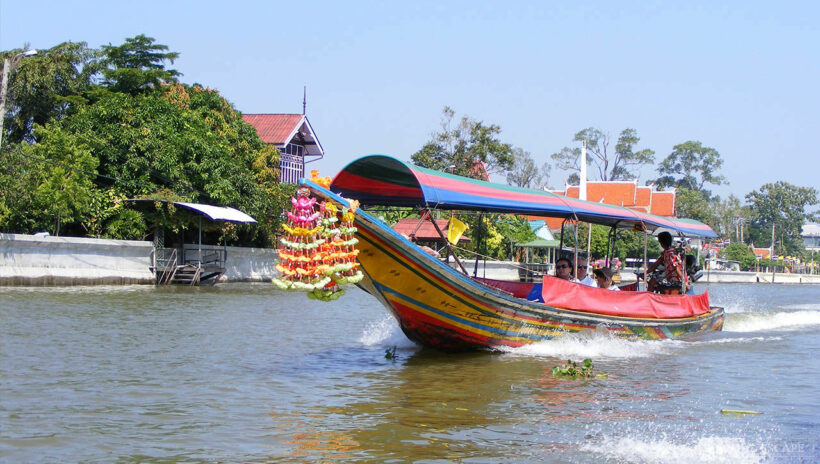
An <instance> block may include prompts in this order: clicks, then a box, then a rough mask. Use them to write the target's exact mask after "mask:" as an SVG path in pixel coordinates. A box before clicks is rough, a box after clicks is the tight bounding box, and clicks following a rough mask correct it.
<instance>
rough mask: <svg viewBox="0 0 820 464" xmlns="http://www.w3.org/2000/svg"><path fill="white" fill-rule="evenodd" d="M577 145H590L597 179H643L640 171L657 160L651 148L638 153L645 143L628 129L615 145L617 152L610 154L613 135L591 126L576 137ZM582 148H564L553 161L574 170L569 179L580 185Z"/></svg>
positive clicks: (561, 166)
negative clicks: (640, 146)
mask: <svg viewBox="0 0 820 464" xmlns="http://www.w3.org/2000/svg"><path fill="white" fill-rule="evenodd" d="M573 140H574V141H576V142H586V145H587V165H588V166H589V167H590V168H591V170H592V171H593V172H597V176H595V177H597V179H598V180H603V181H608V180H632V179H636V178H638V177H639V175H638V172H637V170H640V168H641V167H642V166H645V165H647V164H652V163H653V162H654V161H655V152H654V151H652V150H650V149H648V148H647V149H643V150H638V151H635V148H634V147H635V145H636V144H637V143H638V142H639V141H640V140H641V139H640V138H639V137H638V133H637V132H636V131H635V129H624V130H623V131H621V135H620V136H619V137H618V141H617V142H616V144H615V150H614V153H611V152H610V151H609V145H610V142H611V141H610V136H609V134H606V133H604V132H602V131H601V130H599V129H595V128H593V127H589V128H587V129H584V130H582V131H580V132H578V133H576V134H575V137H574V138H573ZM580 158H581V149H580V148H577V147H576V148H569V147H564V148H562V149H561V151H559V152H558V153H553V155H552V159H553V160H555V162H556V163H557V165H558V167H559V168H561V169H564V170H568V171H572V172H573V174H572V175H571V176H570V178H569V179H568V182H570V183H577V182H578V180H579V177H578V173H579V172H580V170H581V166H580V164H579V160H580Z"/></svg>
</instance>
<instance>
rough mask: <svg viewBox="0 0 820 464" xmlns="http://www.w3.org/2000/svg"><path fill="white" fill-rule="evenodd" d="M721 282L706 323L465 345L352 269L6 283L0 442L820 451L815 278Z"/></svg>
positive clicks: (556, 457) (380, 455)
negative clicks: (297, 284) (658, 331)
mask: <svg viewBox="0 0 820 464" xmlns="http://www.w3.org/2000/svg"><path fill="white" fill-rule="evenodd" d="M709 291H710V295H711V299H712V303H713V304H719V305H723V306H725V307H726V311H727V316H726V323H725V328H724V329H725V330H724V331H723V332H721V333H713V334H707V335H704V336H702V337H701V338H699V339H697V340H694V341H686V342H684V341H669V340H666V341H637V342H629V341H621V340H616V339H612V338H609V337H607V336H605V335H601V334H585V335H582V336H577V337H567V338H564V339H560V340H556V341H549V342H543V343H539V344H535V345H531V346H528V347H525V348H521V349H515V350H511V351H510V352H508V353H496V354H492V353H470V354H458V355H453V354H441V353H437V352H433V351H430V350H424V349H420V348H419V347H417V346H415V345H413V344H412V343H411V342H409V341H408V340H407V339H406V338H405V337H404V335H403V334H402V333H401V331H400V330H399V329H398V327H397V325H396V323H395V321H394V320H393V319H392V318H391V317H390V316H388V315H387V312H386V310H385V309H384V308H383V307H381V306H380V304H379V303H377V302H376V300H375V299H374V298H372V297H370V296H369V295H367V294H366V293H364V292H362V291H360V290H358V289H355V288H353V289H351V290H349V291H348V294H347V295H345V296H344V297H342V298H341V299H340V300H338V301H337V302H335V303H329V304H328V303H320V302H315V301H313V300H309V299H307V298H306V297H305V296H304V295H302V294H295V293H283V292H280V291H277V290H276V289H274V288H273V287H272V286H271V285H270V284H226V285H219V286H216V287H215V288H181V287H173V288H154V287H150V286H130V287H77V288H49V289H42V288H36V289H35V288H0V461H2V462H13V463H25V462H38V463H39V462H157V463H166V462H180V461H182V462H428V463H439V462H471V463H496V462H524V463H526V462H639V463H644V462H645V463H659V462H660V463H663V462H669V463H679V462H726V463H732V464H738V463H745V462H817V461H820V444H819V442H820V337H818V335H820V286H810V285H803V286H798V285H796V286H788V285H714V284H713V285H712V286H711V287H710V288H709ZM393 347H395V349H396V351H395V353H396V356H395V358H394V359H388V358H387V357H386V356H385V351H386V350H390V349H392V348H393ZM584 358H591V359H592V360H593V363H594V368H595V371H596V372H599V373H606V374H608V377H607V378H596V379H594V380H587V381H572V380H558V379H553V378H552V376H551V370H552V368H553V367H554V366H556V365H559V364H562V363H563V362H564V361H565V360H566V359H573V360H576V361H580V360H582V359H584ZM721 409H740V410H753V411H757V412H760V413H761V414H759V415H743V416H729V415H724V414H721V412H720V411H721Z"/></svg>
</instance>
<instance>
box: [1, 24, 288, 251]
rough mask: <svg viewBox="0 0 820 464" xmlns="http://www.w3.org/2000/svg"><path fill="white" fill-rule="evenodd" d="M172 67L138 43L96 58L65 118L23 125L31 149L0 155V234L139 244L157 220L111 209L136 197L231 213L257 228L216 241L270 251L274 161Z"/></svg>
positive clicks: (280, 191)
mask: <svg viewBox="0 0 820 464" xmlns="http://www.w3.org/2000/svg"><path fill="white" fill-rule="evenodd" d="M176 56H177V54H176V53H169V52H167V47H165V46H164V45H159V44H154V42H153V39H151V38H148V37H145V36H137V37H135V38H133V39H127V40H126V42H125V43H124V44H123V45H122V46H117V47H114V46H107V47H104V49H103V51H102V52H101V53H100V60H101V62H102V63H104V64H105V70H104V71H103V74H104V75H105V79H104V80H103V81H102V82H101V83H100V84H93V85H90V86H88V87H82V86H80V85H79V84H78V86H77V87H76V89H75V90H72V91H76V92H77V93H78V95H76V96H75V97H76V98H74V99H73V100H72V101H71V105H70V110H68V111H64V110H63V111H60V110H59V108H57V110H58V111H55V112H53V113H52V115H51V116H50V117H49V119H48V120H47V121H46V122H45V123H44V124H42V125H39V124H37V123H36V119H34V118H33V117H31V118H29V121H30V122H29V124H34V125H33V127H34V128H36V130H35V131H34V132H32V134H33V137H31V142H33V143H16V144H14V146H12V147H9V148H10V151H9V152H8V153H7V154H6V155H7V156H6V157H7V160H6V161H7V162H6V163H4V164H3V166H0V230H4V231H13V232H34V231H36V230H44V227H45V226H46V225H47V226H48V227H49V228H48V229H45V230H53V231H55V232H60V233H62V232H63V231H65V233H71V234H77V235H92V236H115V237H120V238H141V237H142V236H144V235H145V233H146V232H145V228H146V226H147V225H149V223H154V224H156V225H166V224H159V223H158V222H157V218H160V219H161V218H162V217H163V214H165V213H158V214H154V215H151V214H149V213H148V212H144V211H141V212H137V211H135V210H133V208H132V209H129V208H125V207H123V206H122V202H121V200H122V199H123V198H139V197H142V198H157V199H174V200H188V201H196V202H203V203H211V204H218V205H225V206H233V207H236V208H238V209H241V210H243V211H245V212H247V213H248V214H250V215H251V216H254V217H255V218H256V219H257V220H258V221H259V222H260V224H259V225H258V226H253V227H248V226H241V227H235V226H226V227H223V230H222V232H227V233H228V234H229V236H232V237H234V238H236V239H239V240H240V241H241V242H242V243H245V244H257V245H270V244H271V243H272V239H273V236H274V234H275V231H276V230H277V228H278V225H279V221H280V213H281V208H282V206H283V204H284V201H285V199H286V197H287V196H288V193H289V192H288V191H287V190H288V189H287V188H285V187H283V186H280V185H279V184H278V164H279V153H278V151H277V150H276V149H275V148H273V147H271V146H269V145H266V144H264V143H263V142H262V141H261V140H260V139H259V137H258V136H257V134H256V131H255V130H254V129H253V128H252V127H251V126H249V125H248V124H246V123H244V122H243V121H242V119H241V115H240V114H239V113H238V112H237V111H236V110H235V109H234V108H233V107H232V106H231V105H230V104H229V103H228V102H227V101H226V100H225V99H224V98H222V96H220V95H219V93H217V92H216V91H213V90H209V89H204V88H202V87H200V86H197V85H194V86H189V85H184V84H180V83H177V82H176V81H175V80H176V76H177V75H178V73H177V72H176V71H173V70H166V69H165V67H164V62H165V61H169V60H172V59H174V58H176ZM44 69H45V68H44ZM92 81H93V79H92ZM55 104H56V105H57V106H60V105H62V104H63V103H60V102H59V101H58V102H57V103H55ZM25 110H26V109H21V110H20V111H21V112H22V111H25ZM149 216H150V217H149ZM165 216H166V217H165V219H166V220H168V219H171V218H169V217H167V216H168V215H167V214H165ZM183 216H184V215H181V214H180V215H178V216H177V219H184V218H183ZM166 222H167V221H166ZM180 226H181V227H183V228H184V227H185V226H184V224H181V225H180Z"/></svg>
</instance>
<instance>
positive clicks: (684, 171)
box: [656, 140, 728, 198]
mask: <svg viewBox="0 0 820 464" xmlns="http://www.w3.org/2000/svg"><path fill="white" fill-rule="evenodd" d="M721 166H723V158H721V156H720V153H718V151H717V150H715V149H714V148H710V147H704V146H703V145H702V144H701V143H700V142H696V141H692V140H690V141H688V142H684V143H681V144H678V145H675V146H674V147H672V153H670V154H669V156H667V157H666V158H664V160H663V161H661V164H660V165H659V166H658V173H659V174H660V177H658V179H657V180H656V183H657V184H658V187H660V188H666V187H671V186H674V187H677V188H685V189H688V190H692V191H697V192H701V193H702V194H704V195H705V196H706V197H707V198H708V197H710V196H711V192H710V191H709V190H706V189H705V187H706V185H707V184H713V185H722V184H725V183H728V182H727V181H726V178H725V177H723V176H722V175H720V174H718V171H719V170H720V168H721Z"/></svg>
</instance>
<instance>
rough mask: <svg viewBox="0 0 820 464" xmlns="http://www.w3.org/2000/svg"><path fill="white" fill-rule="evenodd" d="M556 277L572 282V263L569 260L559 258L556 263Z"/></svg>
mask: <svg viewBox="0 0 820 464" xmlns="http://www.w3.org/2000/svg"><path fill="white" fill-rule="evenodd" d="M555 277H558V278H559V279H564V280H572V261H570V260H569V258H558V261H556V262H555Z"/></svg>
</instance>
